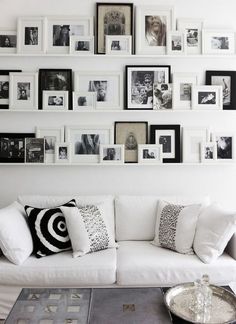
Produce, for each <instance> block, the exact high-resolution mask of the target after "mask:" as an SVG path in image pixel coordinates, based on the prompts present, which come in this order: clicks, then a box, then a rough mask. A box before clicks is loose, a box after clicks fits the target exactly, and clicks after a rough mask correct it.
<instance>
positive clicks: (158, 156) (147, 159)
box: [138, 144, 162, 164]
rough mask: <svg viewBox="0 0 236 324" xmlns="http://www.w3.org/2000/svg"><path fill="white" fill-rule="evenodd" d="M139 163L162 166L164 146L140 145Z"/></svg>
mask: <svg viewBox="0 0 236 324" xmlns="http://www.w3.org/2000/svg"><path fill="white" fill-rule="evenodd" d="M138 163H141V164H160V163H162V145H155V144H152V145H139V146H138Z"/></svg>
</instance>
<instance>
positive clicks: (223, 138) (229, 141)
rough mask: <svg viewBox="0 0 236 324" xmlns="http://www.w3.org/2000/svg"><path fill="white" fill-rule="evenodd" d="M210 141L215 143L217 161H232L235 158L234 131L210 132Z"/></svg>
mask: <svg viewBox="0 0 236 324" xmlns="http://www.w3.org/2000/svg"><path fill="white" fill-rule="evenodd" d="M212 142H214V143H216V151H217V154H216V160H217V162H232V161H233V160H234V159H235V133H234V132H227V131H226V132H224V131H222V132H215V133H213V134H212Z"/></svg>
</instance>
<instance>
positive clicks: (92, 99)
mask: <svg viewBox="0 0 236 324" xmlns="http://www.w3.org/2000/svg"><path fill="white" fill-rule="evenodd" d="M96 99H97V93H96V92H88V91H74V92H73V110H90V109H95V107H96Z"/></svg>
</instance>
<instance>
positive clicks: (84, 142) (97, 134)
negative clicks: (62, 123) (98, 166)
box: [66, 125, 113, 163]
mask: <svg viewBox="0 0 236 324" xmlns="http://www.w3.org/2000/svg"><path fill="white" fill-rule="evenodd" d="M66 142H68V143H71V162H72V163H98V162H99V153H100V145H101V144H112V142H113V129H112V127H109V126H95V125H93V126H92V125H90V126H84V125H83V126H67V127H66Z"/></svg>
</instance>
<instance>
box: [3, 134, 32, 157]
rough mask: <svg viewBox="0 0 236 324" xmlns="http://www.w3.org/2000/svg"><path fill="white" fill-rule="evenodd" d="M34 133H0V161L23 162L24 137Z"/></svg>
mask: <svg viewBox="0 0 236 324" xmlns="http://www.w3.org/2000/svg"><path fill="white" fill-rule="evenodd" d="M26 137H27V138H29V137H32V138H33V137H35V134H34V133H0V163H24V162H25V138H26Z"/></svg>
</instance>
